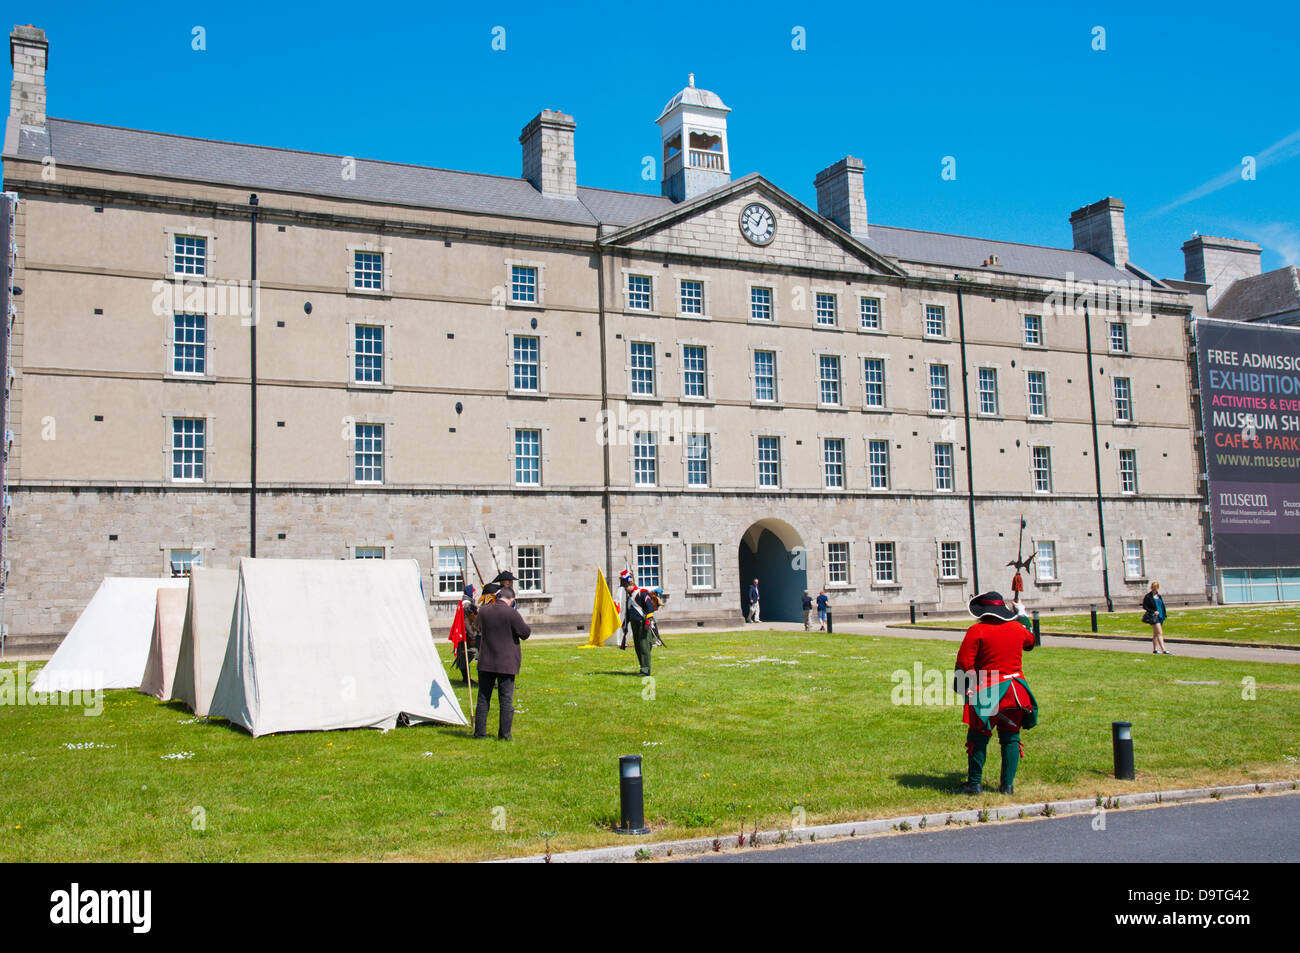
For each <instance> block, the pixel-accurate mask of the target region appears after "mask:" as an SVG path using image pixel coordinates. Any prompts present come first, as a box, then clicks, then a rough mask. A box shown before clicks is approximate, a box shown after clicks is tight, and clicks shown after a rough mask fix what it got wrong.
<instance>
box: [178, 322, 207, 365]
mask: <svg viewBox="0 0 1300 953" xmlns="http://www.w3.org/2000/svg"><path fill="white" fill-rule="evenodd" d="M207 372H208V316H207V315H206V314H179V313H178V314H173V315H172V373H173V374H186V375H191V374H192V375H194V376H195V377H200V376H202V375H204V374H206V373H207Z"/></svg>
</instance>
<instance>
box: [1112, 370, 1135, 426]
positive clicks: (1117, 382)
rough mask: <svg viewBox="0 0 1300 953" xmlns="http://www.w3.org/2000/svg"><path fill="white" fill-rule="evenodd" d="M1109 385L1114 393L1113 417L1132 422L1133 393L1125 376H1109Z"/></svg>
mask: <svg viewBox="0 0 1300 953" xmlns="http://www.w3.org/2000/svg"><path fill="white" fill-rule="evenodd" d="M1111 387H1112V388H1113V390H1114V393H1115V419H1116V420H1118V421H1123V422H1124V423H1132V422H1133V394H1132V389H1131V388H1130V386H1129V379H1128V378H1127V377H1113V378H1111Z"/></svg>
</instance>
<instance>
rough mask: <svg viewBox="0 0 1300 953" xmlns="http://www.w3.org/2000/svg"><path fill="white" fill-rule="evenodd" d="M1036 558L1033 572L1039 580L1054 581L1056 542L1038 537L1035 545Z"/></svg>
mask: <svg viewBox="0 0 1300 953" xmlns="http://www.w3.org/2000/svg"><path fill="white" fill-rule="evenodd" d="M1037 552H1038V559H1037V560H1035V570H1034V571H1035V572H1036V573H1037V574H1038V575H1037V579H1038V581H1039V582H1056V543H1053V542H1050V541H1049V540H1044V539H1040V540H1039V541H1038V546H1037Z"/></svg>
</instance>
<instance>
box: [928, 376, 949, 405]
mask: <svg viewBox="0 0 1300 953" xmlns="http://www.w3.org/2000/svg"><path fill="white" fill-rule="evenodd" d="M930 412H931V413H934V414H940V413H945V414H946V413H947V412H948V365H947V364H931V365H930Z"/></svg>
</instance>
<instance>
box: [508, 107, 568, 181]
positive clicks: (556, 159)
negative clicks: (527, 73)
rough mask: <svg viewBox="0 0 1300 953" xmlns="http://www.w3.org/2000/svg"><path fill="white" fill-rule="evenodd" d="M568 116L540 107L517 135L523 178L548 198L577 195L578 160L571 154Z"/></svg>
mask: <svg viewBox="0 0 1300 953" xmlns="http://www.w3.org/2000/svg"><path fill="white" fill-rule="evenodd" d="M575 128H577V123H575V122H574V121H573V117H572V116H566V115H565V114H564V113H562V112H557V111H554V110H550V109H543V110H542V111H541V112H540V113H538V114H537V116H536V117H535V118H534V119H533V121H532V122H530V123H529V124H528V125H526V126H524V131H523V132H521V133H520V134H519V143H520V145H522V146H523V147H524V178H525V179H527V180H528V181H529V182H531V183H532V184H533V187H534V188H536V189H537V190H538V191H539V192H541V193H542V194H543V195H545V196H548V197H551V198H567V199H576V198H577V197H578V161H577V159H576V157H575V156H574V154H573V130H574V129H575Z"/></svg>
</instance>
